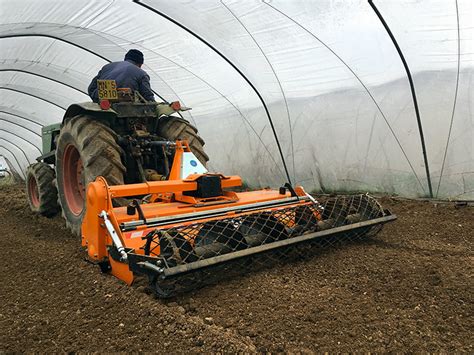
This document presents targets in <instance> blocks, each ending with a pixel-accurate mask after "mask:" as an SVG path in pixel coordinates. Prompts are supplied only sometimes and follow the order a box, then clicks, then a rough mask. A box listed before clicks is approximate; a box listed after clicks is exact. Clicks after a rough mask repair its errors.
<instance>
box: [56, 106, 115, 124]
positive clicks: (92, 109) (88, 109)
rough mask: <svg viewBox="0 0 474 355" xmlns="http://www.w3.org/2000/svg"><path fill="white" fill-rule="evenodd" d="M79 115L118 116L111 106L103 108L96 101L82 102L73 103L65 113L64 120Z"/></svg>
mask: <svg viewBox="0 0 474 355" xmlns="http://www.w3.org/2000/svg"><path fill="white" fill-rule="evenodd" d="M78 115H88V116H93V117H104V118H105V117H107V118H111V117H117V112H116V111H114V110H112V109H111V108H109V109H108V110H103V109H101V108H100V106H99V104H97V103H95V102H82V103H78V104H72V105H71V106H69V107H68V109H67V110H66V113H65V114H64V117H63V121H62V123H64V122H65V121H66V120H67V119H69V118H72V117H75V116H78Z"/></svg>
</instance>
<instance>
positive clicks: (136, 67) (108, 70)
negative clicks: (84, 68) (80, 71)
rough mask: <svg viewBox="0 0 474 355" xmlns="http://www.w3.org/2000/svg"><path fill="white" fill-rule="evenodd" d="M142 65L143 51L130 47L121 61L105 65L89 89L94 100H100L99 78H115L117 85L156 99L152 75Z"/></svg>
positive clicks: (153, 99) (148, 99) (144, 96)
mask: <svg viewBox="0 0 474 355" xmlns="http://www.w3.org/2000/svg"><path fill="white" fill-rule="evenodd" d="M142 65H143V53H142V52H140V51H139V50H137V49H130V50H129V51H128V52H127V54H125V58H124V60H123V61H121V62H112V63H109V64H106V65H104V66H103V67H102V69H101V70H100V71H99V73H98V74H97V75H96V76H95V77H94V78H93V79H92V81H91V83H90V84H89V87H88V89H87V91H88V93H89V96H90V97H91V99H92V101H94V102H97V103H98V102H99V94H98V87H97V80H115V82H116V83H117V87H119V88H130V89H131V90H132V92H135V91H137V92H139V93H140V94H141V95H142V96H143V98H144V99H145V100H147V101H155V97H154V95H153V91H152V90H151V87H150V76H149V75H148V74H147V73H146V72H145V71H144V70H143V69H141V66H142Z"/></svg>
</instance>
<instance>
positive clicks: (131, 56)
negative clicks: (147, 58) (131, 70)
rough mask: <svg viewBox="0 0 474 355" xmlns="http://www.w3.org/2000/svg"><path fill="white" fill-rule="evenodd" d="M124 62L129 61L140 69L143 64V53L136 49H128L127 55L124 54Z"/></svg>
mask: <svg viewBox="0 0 474 355" xmlns="http://www.w3.org/2000/svg"><path fill="white" fill-rule="evenodd" d="M125 60H129V61H131V62H133V63H134V64H135V65H136V66H137V67H141V66H142V64H143V53H142V52H140V51H139V50H138V49H130V50H129V51H128V52H127V54H125Z"/></svg>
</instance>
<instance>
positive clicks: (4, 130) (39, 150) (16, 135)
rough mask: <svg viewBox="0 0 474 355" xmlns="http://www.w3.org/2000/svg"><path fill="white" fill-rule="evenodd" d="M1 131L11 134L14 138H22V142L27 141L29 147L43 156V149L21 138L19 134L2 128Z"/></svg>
mask: <svg viewBox="0 0 474 355" xmlns="http://www.w3.org/2000/svg"><path fill="white" fill-rule="evenodd" d="M0 131H1V132H6V133H8V134H11V135H13V136H15V137H18V138H20V139H21V140H22V141H25V142H26V143H28V144H29V145H31V146H33V147H35V148H36V150H37V151H38V152H39V153H40V155H41V154H43V153H42V152H41V149H39V148H38V147H37V146H36V145H34V144H33V143H32V142H30V141H29V140H28V139H26V138H23V137H21V136H19V135H18V134H15V133H13V132H10V131H8V130H6V129H3V128H0Z"/></svg>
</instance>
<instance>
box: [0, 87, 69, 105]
mask: <svg viewBox="0 0 474 355" xmlns="http://www.w3.org/2000/svg"><path fill="white" fill-rule="evenodd" d="M0 90H9V91H13V92H17V93H20V94H23V95H28V96H31V97H34V98H36V99H38V100H42V101H44V102H47V103H49V104H51V105H54V106H56V107H59V108H60V109H61V110H64V111H66V108H65V107H63V106H61V105H58V104H57V103H55V102H53V101H50V100H48V99H45V98H44V97H41V96H38V95H35V94H31V93H29V92H26V91H23V90H18V89H12V88H9V87H5V86H0Z"/></svg>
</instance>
